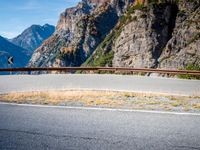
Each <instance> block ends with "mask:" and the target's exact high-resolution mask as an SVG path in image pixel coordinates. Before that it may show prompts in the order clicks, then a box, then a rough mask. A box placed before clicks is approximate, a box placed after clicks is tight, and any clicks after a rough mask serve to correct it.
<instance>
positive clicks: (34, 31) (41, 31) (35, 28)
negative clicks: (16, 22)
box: [10, 24, 55, 51]
mask: <svg viewBox="0 0 200 150" xmlns="http://www.w3.org/2000/svg"><path fill="white" fill-rule="evenodd" d="M54 31H55V27H54V26H53V25H49V24H44V25H43V26H41V25H36V24H34V25H32V26H30V27H29V28H27V29H25V30H24V31H23V32H22V33H21V34H20V35H18V36H17V37H15V38H13V39H11V40H10V41H11V42H12V43H13V44H15V45H17V46H20V47H23V48H24V49H27V50H29V51H34V50H35V49H36V48H38V47H39V46H40V45H41V44H42V42H43V41H44V40H46V39H48V38H49V37H50V36H51V35H52V34H53V33H54Z"/></svg>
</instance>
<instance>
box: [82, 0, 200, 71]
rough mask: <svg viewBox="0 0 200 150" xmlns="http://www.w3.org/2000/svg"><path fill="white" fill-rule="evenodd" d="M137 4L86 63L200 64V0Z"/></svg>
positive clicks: (101, 64)
mask: <svg viewBox="0 0 200 150" xmlns="http://www.w3.org/2000/svg"><path fill="white" fill-rule="evenodd" d="M141 3H143V5H133V6H132V7H131V8H130V9H129V10H128V11H127V12H126V13H125V14H124V16H123V17H122V19H121V20H120V21H119V23H118V24H117V26H116V27H115V28H114V29H113V31H112V32H111V33H110V35H109V36H108V38H107V39H105V40H104V41H103V42H102V44H100V46H99V47H98V48H97V50H96V51H95V52H94V53H93V55H92V56H91V57H90V58H89V59H88V60H87V61H86V63H85V64H84V65H85V66H88V65H91V66H99V65H100V66H114V67H142V68H166V69H179V68H185V67H186V66H187V65H189V64H192V65H198V66H199V65H200V55H199V53H200V22H199V19H200V11H199V10H200V2H199V1H186V0H183V1H180V2H178V3H176V2H173V1H169V2H167V1H166V2H163V3H155V2H154V3H147V2H146V1H143V2H141Z"/></svg>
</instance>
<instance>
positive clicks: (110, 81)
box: [0, 74, 200, 96]
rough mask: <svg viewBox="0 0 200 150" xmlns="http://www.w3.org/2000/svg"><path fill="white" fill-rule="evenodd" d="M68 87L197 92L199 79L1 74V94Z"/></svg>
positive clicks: (186, 93)
mask: <svg viewBox="0 0 200 150" xmlns="http://www.w3.org/2000/svg"><path fill="white" fill-rule="evenodd" d="M70 89H76V90H81V89H85V90H110V91H129V92H150V93H165V94H172V95H191V96H200V81H198V80H180V79H169V78H158V77H143V76H127V75H126V76H122V75H96V74H82V75H78V74H64V75H61V74H60V75H58V74H57V75H55V74H51V75H13V76H0V94H1V93H9V92H25V91H43V90H70Z"/></svg>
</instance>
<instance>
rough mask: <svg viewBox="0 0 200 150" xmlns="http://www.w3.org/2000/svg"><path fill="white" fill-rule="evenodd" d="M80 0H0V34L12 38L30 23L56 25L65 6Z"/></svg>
mask: <svg viewBox="0 0 200 150" xmlns="http://www.w3.org/2000/svg"><path fill="white" fill-rule="evenodd" d="M79 1H81V0H0V22H1V23H0V35H1V36H3V37H6V38H13V37H15V36H17V35H18V34H20V33H21V32H22V31H23V30H24V29H26V28H27V27H29V26H31V25H32V24H39V25H43V24H45V23H49V24H52V25H56V24H57V21H58V19H59V15H60V13H61V12H63V11H64V10H65V9H66V8H69V7H72V6H75V5H76V4H77V3H78V2H79Z"/></svg>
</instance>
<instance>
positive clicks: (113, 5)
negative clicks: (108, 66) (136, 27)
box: [30, 0, 131, 67]
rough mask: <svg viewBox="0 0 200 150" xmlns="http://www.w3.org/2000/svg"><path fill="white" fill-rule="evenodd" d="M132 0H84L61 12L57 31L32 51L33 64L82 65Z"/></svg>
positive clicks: (31, 63)
mask: <svg viewBox="0 0 200 150" xmlns="http://www.w3.org/2000/svg"><path fill="white" fill-rule="evenodd" d="M130 3H131V0H83V1H82V2H80V3H79V4H78V5H77V6H76V7H74V8H70V9H67V10H66V11H65V12H63V13H62V14H61V15H60V19H59V21H58V25H57V27H56V32H55V33H54V35H53V36H51V37H50V38H49V39H48V40H46V41H45V42H44V43H43V44H42V46H41V47H39V48H38V49H37V50H36V51H35V52H34V54H33V56H32V59H31V61H30V66H32V67H35V66H37V67H39V66H80V65H81V64H82V63H83V62H85V60H86V59H87V58H88V57H89V56H90V55H91V54H92V53H93V51H94V50H95V49H96V48H97V46H98V45H99V44H100V43H101V42H102V41H103V40H104V38H105V37H106V36H107V34H108V33H109V32H110V30H111V29H113V28H114V26H115V25H116V23H117V22H118V19H119V15H120V14H121V13H123V12H124V10H125V9H126V8H127V7H128V5H129V4H130Z"/></svg>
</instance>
